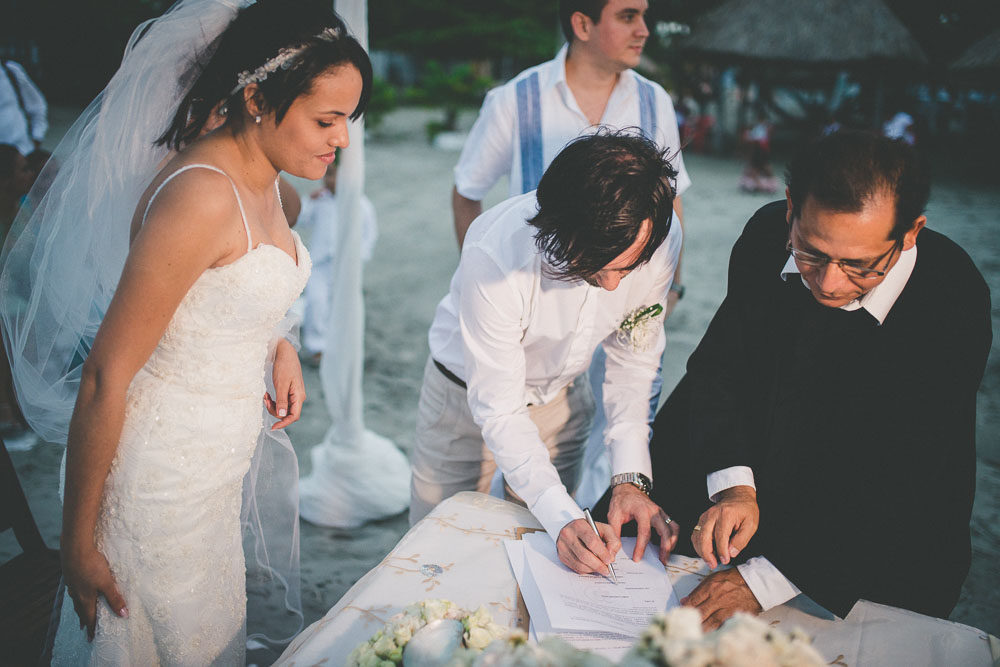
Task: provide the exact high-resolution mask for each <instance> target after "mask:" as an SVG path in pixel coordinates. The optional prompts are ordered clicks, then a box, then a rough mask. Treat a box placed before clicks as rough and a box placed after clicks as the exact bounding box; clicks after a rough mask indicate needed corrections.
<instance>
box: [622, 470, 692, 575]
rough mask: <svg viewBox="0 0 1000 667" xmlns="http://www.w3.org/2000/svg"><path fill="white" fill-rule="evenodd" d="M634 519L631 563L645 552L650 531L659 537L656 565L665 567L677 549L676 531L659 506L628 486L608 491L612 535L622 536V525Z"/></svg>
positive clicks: (674, 525) (640, 558)
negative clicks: (658, 560)
mask: <svg viewBox="0 0 1000 667" xmlns="http://www.w3.org/2000/svg"><path fill="white" fill-rule="evenodd" d="M633 519H634V520H635V523H636V537H635V551H633V552H632V560H633V561H635V562H637V563H638V562H639V561H640V560H642V554H643V553H644V552H645V551H646V545H647V544H649V538H650V536H651V534H652V530H655V531H656V532H657V533H658V534H659V536H660V562H661V563H663V564H664V565H666V563H667V559H668V558H669V557H670V552H671V551H673V549H674V547H675V546H677V536H678V535H679V534H680V530H679V529H678V527H677V523H676V522H675V521H671V520H670V517H668V516H667V513H666V512H664V511H663V510H662V509H660V506H659V505H657V504H656V503H654V502H653V501H652V500H650V499H649V496H647V495H646V494H645V493H643V492H642V491H640V490H639V489H638V488H636V487H635V486H632V485H631V484H619V485H618V486H616V487H614V489H613V490H612V491H611V505H610V507H609V508H608V523H610V524H611V529H612V530H613V531H614V533H615V535H616V536H620V535H621V534H622V525H624V524H626V523H628V522H629V521H632V520H633Z"/></svg>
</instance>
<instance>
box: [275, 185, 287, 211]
mask: <svg viewBox="0 0 1000 667" xmlns="http://www.w3.org/2000/svg"><path fill="white" fill-rule="evenodd" d="M274 191H275V192H276V193H277V194H278V208H280V209H281V210H282V211H284V210H285V202H283V201H281V176H278V177H277V178H276V179H274Z"/></svg>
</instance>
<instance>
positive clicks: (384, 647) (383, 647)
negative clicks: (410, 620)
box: [372, 635, 397, 656]
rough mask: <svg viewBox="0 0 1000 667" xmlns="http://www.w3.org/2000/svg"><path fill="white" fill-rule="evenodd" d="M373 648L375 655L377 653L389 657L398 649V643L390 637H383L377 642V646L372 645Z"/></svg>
mask: <svg viewBox="0 0 1000 667" xmlns="http://www.w3.org/2000/svg"><path fill="white" fill-rule="evenodd" d="M372 648H373V649H375V653H377V654H378V655H380V656H387V655H389V654H390V653H392V652H393V651H394V650H395V649H396V648H397V647H396V642H394V641H393V640H392V637H390V636H388V635H382V636H381V637H379V638H378V639H377V640H376V641H375V644H373V645H372Z"/></svg>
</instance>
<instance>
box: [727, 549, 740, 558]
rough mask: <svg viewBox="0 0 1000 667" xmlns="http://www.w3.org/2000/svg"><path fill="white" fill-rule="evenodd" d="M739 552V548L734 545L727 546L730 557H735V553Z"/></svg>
mask: <svg viewBox="0 0 1000 667" xmlns="http://www.w3.org/2000/svg"><path fill="white" fill-rule="evenodd" d="M739 552H740V550H739V549H737V548H736V547H729V557H730V558H736V555H737V554H739Z"/></svg>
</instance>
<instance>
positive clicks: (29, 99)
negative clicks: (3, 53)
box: [0, 60, 49, 155]
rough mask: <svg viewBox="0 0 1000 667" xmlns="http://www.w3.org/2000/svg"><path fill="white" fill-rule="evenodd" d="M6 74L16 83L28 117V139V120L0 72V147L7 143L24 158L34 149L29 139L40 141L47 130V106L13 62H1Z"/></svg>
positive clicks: (14, 93) (22, 70)
mask: <svg viewBox="0 0 1000 667" xmlns="http://www.w3.org/2000/svg"><path fill="white" fill-rule="evenodd" d="M3 65H4V67H6V69H7V71H8V72H10V74H11V75H12V76H13V77H14V79H15V80H16V81H17V85H18V88H19V89H20V91H21V98H22V99H23V100H24V107H25V111H27V113H28V116H30V117H31V136H28V121H27V120H26V119H25V117H24V113H25V111H22V110H21V105H20V104H18V101H17V93H16V92H14V87H13V86H11V85H10V79H8V78H7V75H6V74H4V73H3V72H0V144H11V145H13V146H16V147H17V150H19V151H20V152H21V155H27V154H28V153H31V152H32V151H34V150H35V144H34V143H33V141H32V140H37V141H41V140H42V139H44V138H45V133H46V132H47V131H48V129H49V123H48V120H46V112H47V111H48V107H47V106H46V104H45V98H44V97H43V96H42V93H41V91H39V90H38V88H36V87H35V84H34V83H32V81H31V79H29V78H28V74H27V73H26V72H25V71H24V68H23V67H21V66H20V65H18V64H17V63H15V62H13V61H10V60H8V61H6V62H4V63H3Z"/></svg>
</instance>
